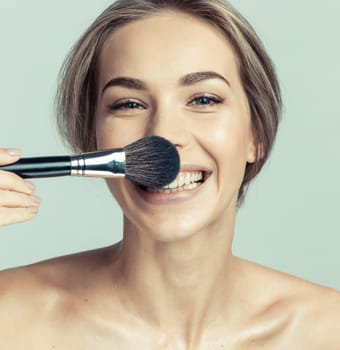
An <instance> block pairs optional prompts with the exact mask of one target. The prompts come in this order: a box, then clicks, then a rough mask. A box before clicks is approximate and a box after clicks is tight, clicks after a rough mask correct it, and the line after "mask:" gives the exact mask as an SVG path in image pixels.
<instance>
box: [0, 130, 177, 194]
mask: <svg viewBox="0 0 340 350" xmlns="http://www.w3.org/2000/svg"><path fill="white" fill-rule="evenodd" d="M0 170H5V171H11V172H13V173H16V174H17V175H19V176H21V177H23V178H42V177H55V176H67V175H70V176H87V177H101V178H121V177H126V178H127V179H129V180H131V181H133V182H135V183H136V184H138V185H142V186H148V187H154V188H161V187H163V186H166V185H168V184H169V183H170V182H172V181H173V180H174V179H175V178H176V176H177V174H178V171H179V155H178V152H177V149H176V147H175V146H174V145H173V144H172V143H171V142H170V141H168V140H166V139H164V138H162V137H159V136H148V137H144V138H142V139H139V140H137V141H136V142H133V143H131V144H129V145H127V146H125V147H124V148H116V149H110V150H101V151H95V152H89V153H82V154H79V155H72V156H47V157H33V158H21V159H19V160H18V161H17V162H16V163H13V164H9V165H5V166H0Z"/></svg>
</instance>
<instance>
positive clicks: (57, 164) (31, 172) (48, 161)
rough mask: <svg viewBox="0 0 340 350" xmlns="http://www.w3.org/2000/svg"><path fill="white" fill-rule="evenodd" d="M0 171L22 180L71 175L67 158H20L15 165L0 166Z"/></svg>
mask: <svg viewBox="0 0 340 350" xmlns="http://www.w3.org/2000/svg"><path fill="white" fill-rule="evenodd" d="M0 170H4V171H10V172H12V173H15V174H17V175H19V176H21V177H22V178H26V179H29V178H31V179H33V178H39V177H54V176H67V175H70V174H71V158H70V157H69V156H53V157H52V156H51V157H33V158H21V159H19V160H18V161H17V162H16V163H13V164H9V165H4V166H0Z"/></svg>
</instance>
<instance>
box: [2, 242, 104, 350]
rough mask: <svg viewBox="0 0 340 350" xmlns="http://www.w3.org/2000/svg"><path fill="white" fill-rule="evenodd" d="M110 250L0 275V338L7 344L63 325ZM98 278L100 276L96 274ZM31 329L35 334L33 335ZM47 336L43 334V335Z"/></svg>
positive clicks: (77, 306) (30, 266)
mask: <svg viewBox="0 0 340 350" xmlns="http://www.w3.org/2000/svg"><path fill="white" fill-rule="evenodd" d="M109 250H110V249H109V248H107V249H102V250H97V251H91V252H84V253H80V254H74V255H69V256H65V257H60V258H55V259H51V260H47V261H43V262H39V263H37V264H33V265H29V266H25V267H19V268H14V269H9V270H5V271H1V272H0V338H1V339H2V343H3V344H6V345H8V349H11V347H10V343H11V342H13V339H16V340H15V344H17V342H18V341H19V340H18V339H17V338H16V336H15V334H19V333H20V334H21V337H22V339H26V341H27V340H28V339H30V338H31V337H32V336H33V334H34V333H36V334H38V333H39V332H40V331H41V330H43V329H46V327H49V326H51V324H53V327H55V328H57V327H56V325H57V324H58V323H59V324H60V323H62V320H63V319H65V317H66V316H67V317H69V315H70V314H72V311H73V310H74V309H75V308H79V306H80V304H81V303H85V302H86V298H87V296H86V290H87V286H88V280H89V279H91V280H93V276H94V275H96V273H94V271H95V272H97V271H100V269H101V267H102V266H103V265H105V264H106V262H105V259H107V257H108V256H109V254H108V251H109ZM98 275H100V273H99V274H98ZM34 330H35V331H36V332H34ZM45 334H46V332H45Z"/></svg>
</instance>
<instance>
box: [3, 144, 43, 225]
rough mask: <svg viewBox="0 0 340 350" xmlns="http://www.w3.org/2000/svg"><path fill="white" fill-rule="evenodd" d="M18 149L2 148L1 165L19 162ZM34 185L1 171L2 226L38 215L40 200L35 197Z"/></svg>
mask: <svg viewBox="0 0 340 350" xmlns="http://www.w3.org/2000/svg"><path fill="white" fill-rule="evenodd" d="M20 156H21V153H20V151H19V150H17V149H1V148H0V165H7V164H11V163H14V162H16V161H17V160H19V158H20ZM34 190H35V186H34V185H33V183H31V182H29V181H26V180H24V179H22V178H21V177H20V176H18V175H16V174H14V173H11V172H7V171H3V170H0V226H5V225H10V224H14V223H18V222H23V221H27V220H30V219H32V218H33V217H35V216H36V215H37V214H38V208H39V204H40V199H39V198H38V197H36V196H34V195H33V192H34Z"/></svg>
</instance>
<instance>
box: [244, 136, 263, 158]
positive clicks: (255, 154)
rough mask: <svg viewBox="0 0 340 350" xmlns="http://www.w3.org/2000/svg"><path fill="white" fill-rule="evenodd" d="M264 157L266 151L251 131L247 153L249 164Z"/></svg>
mask: <svg viewBox="0 0 340 350" xmlns="http://www.w3.org/2000/svg"><path fill="white" fill-rule="evenodd" d="M263 156H264V149H263V144H262V142H261V143H258V142H257V141H256V139H255V136H254V134H253V132H252V131H250V135H249V143H248V152H247V162H248V163H254V162H256V161H257V160H259V159H261V158H263Z"/></svg>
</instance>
